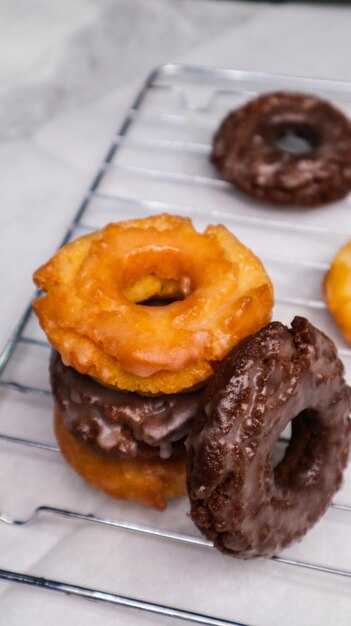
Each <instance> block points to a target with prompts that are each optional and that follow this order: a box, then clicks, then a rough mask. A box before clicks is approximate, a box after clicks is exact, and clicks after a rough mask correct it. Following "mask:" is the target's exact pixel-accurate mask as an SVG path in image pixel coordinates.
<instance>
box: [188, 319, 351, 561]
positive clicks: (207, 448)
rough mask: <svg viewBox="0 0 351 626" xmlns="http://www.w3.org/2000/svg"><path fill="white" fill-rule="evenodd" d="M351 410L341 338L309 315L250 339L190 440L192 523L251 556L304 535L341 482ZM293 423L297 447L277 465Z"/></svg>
mask: <svg viewBox="0 0 351 626" xmlns="http://www.w3.org/2000/svg"><path fill="white" fill-rule="evenodd" d="M350 406H351V396H350V389H349V387H347V385H346V383H345V380H344V368H343V365H342V363H341V361H340V360H339V359H338V356H337V352H336V348H335V346H334V344H333V342H332V341H331V340H330V339H329V338H328V337H326V335H324V334H323V333H322V332H321V331H319V330H317V329H316V328H314V327H313V326H312V324H310V323H309V322H308V321H307V320H306V319H304V318H301V317H296V318H295V319H294V320H293V322H292V327H291V329H288V328H287V327H286V326H283V324H281V323H280V322H273V323H271V324H268V326H266V327H265V328H264V329H262V330H261V331H260V332H258V333H257V334H256V335H253V336H252V337H249V338H247V339H245V340H243V341H242V342H241V343H240V344H239V345H238V346H237V347H236V348H234V350H233V351H232V352H231V353H230V354H229V355H228V357H227V358H226V359H225V361H224V362H223V363H222V364H221V366H219V367H218V371H217V372H216V374H215V376H214V378H213V380H212V382H210V384H209V385H208V387H207V389H206V391H205V394H204V397H203V400H202V402H201V405H200V408H199V411H198V413H197V415H196V417H195V420H194V423H193V429H192V431H191V433H190V436H189V439H188V442H187V447H188V452H189V459H188V470H187V483H188V493H189V497H190V502H191V518H192V520H193V521H194V522H195V524H196V525H197V527H198V528H199V529H200V530H201V532H202V533H204V534H205V535H206V537H208V538H210V539H212V540H213V542H214V544H215V546H216V547H217V548H218V549H219V550H221V551H223V552H226V553H228V554H231V555H233V556H236V557H240V558H243V559H248V558H251V557H256V556H271V555H273V554H276V553H278V552H279V551H280V550H281V549H282V548H284V547H286V546H288V545H289V544H291V543H292V542H293V541H295V540H296V539H299V538H300V537H302V536H303V535H304V533H305V532H306V531H307V530H308V529H309V528H310V527H311V526H312V525H313V524H314V523H315V522H316V521H317V520H318V519H319V518H320V516H321V515H322V514H323V513H324V511H325V510H326V508H327V507H328V505H329V503H330V501H331V499H332V496H333V495H334V493H335V491H336V490H337V489H338V488H339V487H340V485H341V482H342V472H343V470H344V468H345V466H346V463H347V460H348V454H349V447H350V437H351V429H350V419H349V413H350ZM289 422H291V425H292V435H291V440H290V443H289V445H288V447H287V449H286V452H285V456H284V458H283V459H282V460H281V461H280V463H279V464H278V465H277V466H276V467H273V462H272V449H273V446H274V444H275V442H276V441H277V439H278V437H279V435H280V434H281V432H282V431H283V430H284V429H285V427H286V426H287V425H288V424H289Z"/></svg>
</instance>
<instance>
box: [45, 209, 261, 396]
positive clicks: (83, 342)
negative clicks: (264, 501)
mask: <svg viewBox="0 0 351 626" xmlns="http://www.w3.org/2000/svg"><path fill="white" fill-rule="evenodd" d="M34 279H35V282H36V284H37V286H38V287H39V288H40V289H41V290H43V291H45V292H46V293H45V295H43V296H41V297H39V298H38V299H37V300H36V301H35V302H34V304H33V308H34V311H35V313H36V314H37V316H38V318H39V321H40V324H41V325H42V327H43V329H44V331H45V333H46V335H47V337H48V339H49V341H50V343H51V344H52V346H53V347H54V348H55V350H57V352H59V353H60V355H61V357H62V360H63V362H64V363H65V364H66V365H71V366H72V367H73V368H74V369H76V370H77V371H78V372H80V373H82V374H88V375H89V376H91V377H93V378H96V379H97V380H98V381H99V382H102V383H103V384H105V385H111V386H113V387H117V388H118V389H120V390H126V391H137V392H139V393H142V394H160V393H176V392H178V391H183V390H186V389H191V388H193V387H194V386H195V385H199V384H201V383H203V382H204V381H205V380H206V379H207V378H209V376H211V374H212V373H213V362H215V361H220V360H222V359H223V357H224V356H225V355H226V354H227V353H228V352H229V350H230V349H231V348H232V347H233V346H234V345H235V344H236V343H238V341H240V339H242V338H243V337H244V336H246V335H248V334H250V333H252V332H255V331H256V330H258V329H259V328H261V327H262V326H263V325H264V324H266V323H267V322H268V321H269V319H270V316H271V309H272V305H273V290H272V285H271V282H270V280H269V278H268V276H267V274H266V272H265V270H264V268H263V266H262V264H261V262H260V261H259V260H258V259H257V257H256V256H255V255H254V254H253V253H252V252H251V251H250V250H248V249H247V248H246V247H245V246H244V245H243V244H241V243H240V242H239V241H238V240H237V239H236V237H234V235H232V234H231V233H230V232H229V231H228V230H227V229H226V228H225V227H224V226H209V227H208V228H207V229H206V231H205V233H203V234H200V233H197V232H196V231H195V229H194V228H193V225H192V223H191V220H190V219H187V218H182V217H176V216H171V215H158V216H153V217H149V218H146V219H140V220H129V221H126V222H119V223H116V224H109V225H108V226H106V227H105V228H103V229H102V230H100V231H97V232H95V233H92V234H89V235H86V236H84V237H81V238H80V239H77V240H76V241H74V242H72V243H69V244H67V245H66V246H64V247H63V248H62V249H61V250H59V252H58V253H57V254H56V255H55V256H54V257H53V258H52V259H51V260H50V261H49V262H48V263H46V264H45V265H44V266H42V267H41V268H39V270H37V272H35V275H34ZM152 297H156V298H159V297H161V298H162V297H166V298H169V297H171V299H172V298H174V299H175V301H174V302H172V303H171V304H169V305H168V306H156V307H155V306H154V307H150V306H145V305H144V304H143V303H144V302H145V300H148V299H149V298H152ZM179 297H181V298H182V299H178V298H179Z"/></svg>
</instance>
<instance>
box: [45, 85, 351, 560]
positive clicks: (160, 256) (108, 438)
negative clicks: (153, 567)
mask: <svg viewBox="0 0 351 626" xmlns="http://www.w3.org/2000/svg"><path fill="white" fill-rule="evenodd" d="M291 136H292V138H293V147H292V148H291V146H290V147H289V148H288V149H287V148H286V145H285V143H284V142H285V141H286V139H287V138H288V140H291ZM296 141H297V144H296ZM294 142H295V143H294ZM301 142H302V143H301ZM296 146H297V149H296ZM210 158H211V161H212V162H213V163H214V164H215V166H216V167H217V168H218V170H219V171H220V172H221V174H222V175H223V176H224V178H226V179H227V180H229V181H230V182H232V183H233V185H234V186H235V187H237V188H238V189H240V190H241V191H244V192H245V193H247V194H249V195H250V196H253V197H255V198H258V199H260V200H263V201H266V202H270V203H276V204H280V205H298V206H305V207H312V206H317V205H320V204H325V203H326V202H331V201H335V200H337V199H340V198H342V197H344V196H345V195H346V194H347V193H348V192H349V191H350V189H351V123H350V122H349V120H347V118H345V116H344V115H343V114H342V113H341V112H340V111H338V110H337V109H335V108H334V107H333V106H331V105H330V104H329V103H326V102H325V101H323V100H320V99H318V98H315V97H313V96H308V95H301V94H291V93H287V92H278V93H273V94H266V95H264V96H260V97H258V98H256V99H255V100H253V101H252V102H249V103H248V104H247V105H245V106H244V107H241V108H240V109H238V110H237V111H234V112H232V113H230V114H229V115H228V116H227V118H226V119H225V120H224V121H223V123H222V124H221V126H220V128H219V130H218V131H217V133H216V135H215V137H214V146H213V150H212V153H211V157H210ZM350 250H351V245H350V244H349V245H348V246H346V247H345V248H344V249H342V250H341V252H340V254H339V255H338V257H337V258H336V259H335V261H334V264H333V266H332V268H331V270H330V272H329V273H328V276H327V278H326V281H325V290H326V297H327V300H328V304H329V306H330V308H331V310H332V311H333V312H334V314H335V316H336V318H337V320H338V322H339V324H340V326H341V328H342V330H343V332H344V333H345V336H346V337H347V338H349V337H350V336H351V334H350V333H351V330H350V329H351V324H350V322H349V317H350V316H349V311H350V303H351V295H350V294H351V291H350V288H349V285H348V284H347V280H346V278H348V277H349V276H350V267H351V262H350ZM345 277H346V278H345ZM34 278H35V282H36V284H37V286H38V287H39V288H40V289H41V290H43V291H44V292H45V293H44V295H42V296H41V297H39V298H38V299H37V300H36V301H35V302H34V305H33V306H34V310H35V312H36V314H37V316H38V318H39V321H40V323H41V325H42V327H43V329H44V331H45V333H46V335H47V337H48V339H49V341H50V342H51V344H52V346H53V348H54V351H53V353H52V356H51V362H50V373H51V384H52V390H53V396H54V401H55V431H56V436H57V440H58V443H59V446H60V448H61V451H62V453H63V455H64V457H65V458H66V460H67V461H68V463H69V464H70V465H71V466H72V467H73V468H74V469H75V470H76V471H77V472H78V473H79V474H80V475H81V476H82V477H83V478H85V479H86V480H87V481H88V482H89V483H91V484H92V485H94V486H96V487H99V488H101V489H103V490H104V491H106V492H107V493H109V494H111V495H112V496H114V497H117V498H125V499H131V500H136V501H138V502H140V503H142V504H144V505H146V506H151V507H155V508H157V509H160V510H162V509H164V508H165V506H166V501H167V498H170V497H173V496H177V495H181V494H183V493H185V491H186V485H185V482H186V481H185V475H186V474H187V489H188V494H189V498H190V504H191V512H190V514H191V517H192V519H193V521H194V522H195V524H196V525H197V526H198V528H199V529H200V530H201V532H202V533H203V534H205V535H206V536H207V537H209V538H210V539H211V540H212V541H213V542H214V545H215V546H216V547H217V548H219V549H220V550H221V551H224V552H226V553H229V554H232V555H234V556H237V557H241V558H250V557H254V556H270V555H272V554H276V553H277V552H279V551H280V550H281V549H282V548H283V547H285V546H288V545H289V544H291V543H292V541H294V540H296V539H298V538H300V537H302V535H303V534H304V533H305V532H306V531H307V530H308V529H309V528H310V527H311V526H312V525H313V524H314V523H315V522H316V521H317V520H318V519H319V517H320V516H321V515H322V514H323V512H324V511H325V510H326V508H327V506H328V505H329V503H330V501H331V499H332V497H333V494H334V493H335V491H336V490H337V489H338V488H339V486H340V484H341V482H342V473H343V470H344V468H345V466H346V464H347V460H348V455H349V449H350V441H351V426H350V418H349V414H350V408H351V394H350V389H349V387H348V386H347V384H346V382H345V379H344V368H343V365H342V363H341V361H340V360H339V358H338V355H337V351H336V348H335V346H334V344H333V342H332V341H331V340H330V339H329V338H328V337H326V336H325V335H324V334H323V333H322V332H321V331H319V330H318V329H316V328H314V327H313V326H312V325H311V324H310V323H309V322H308V321H307V320H306V319H304V318H300V317H297V318H295V319H294V320H293V322H292V326H291V328H290V329H289V328H288V327H286V326H284V325H283V324H281V323H280V322H272V323H270V324H268V322H269V321H270V317H271V310H272V306H273V290H272V285H271V282H270V279H269V277H268V276H267V274H266V272H265V270H264V268H263V266H262V264H261V262H260V261H259V259H257V257H256V256H255V255H254V254H253V253H252V252H251V251H250V250H248V249H247V248H246V247H245V246H244V245H243V244H242V243H240V242H239V241H238V240H237V239H236V237H234V235H232V234H231V233H230V232H229V231H228V230H227V229H226V228H225V227H224V226H208V227H207V228H206V230H205V232H204V233H198V232H197V231H196V230H195V229H194V227H193V225H192V223H191V221H190V220H189V219H187V218H182V217H177V216H171V215H158V216H153V217H149V218H145V219H135V220H128V221H125V222H119V223H115V224H109V225H108V226H106V227H105V228H103V229H102V230H100V231H97V232H94V233H92V234H89V235H86V236H85V237H81V238H80V239H77V240H76V241H74V242H72V243H70V244H68V245H66V246H64V247H63V248H62V249H61V250H60V251H59V252H58V253H57V254H56V255H55V256H54V257H53V258H52V259H51V260H50V261H49V262H48V263H46V264H45V265H44V266H42V267H41V268H39V269H38V270H37V272H36V273H35V275H34ZM267 324H268V325H267ZM290 422H291V427H292V428H291V430H292V434H291V439H290V442H289V443H288V446H287V448H286V450H285V454H284V456H283V459H282V460H280V462H279V463H278V464H277V465H274V463H273V447H274V445H275V443H276V441H277V439H278V438H279V435H280V434H281V432H282V431H283V430H284V428H285V427H286V426H287V425H288V424H289V423H290Z"/></svg>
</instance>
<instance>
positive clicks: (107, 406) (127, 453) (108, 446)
mask: <svg viewBox="0 0 351 626" xmlns="http://www.w3.org/2000/svg"><path fill="white" fill-rule="evenodd" d="M50 382H51V389H52V394H53V398H54V401H55V404H56V407H57V409H58V411H59V412H60V415H61V417H62V420H63V423H64V425H65V427H66V428H67V430H69V432H70V433H71V434H72V435H73V436H74V437H75V438H76V439H77V440H78V441H80V442H81V443H85V444H87V446H90V448H91V450H92V451H93V452H95V453H96V454H98V455H100V456H101V455H103V456H108V457H111V458H117V459H129V460H130V459H134V458H141V459H157V458H158V459H160V458H161V459H168V458H171V457H172V458H174V457H175V456H184V454H185V449H184V439H185V437H186V436H187V435H188V433H189V430H190V424H191V422H192V419H193V417H194V415H195V413H196V409H197V407H198V404H199V400H200V397H201V393H202V392H201V391H200V390H199V391H193V392H189V393H178V394H173V395H163V396H156V397H145V396H139V395H138V394H136V393H131V392H129V393H126V392H123V391H118V390H117V389H111V388H108V387H104V386H102V385H100V384H99V383H97V382H96V381H95V380H93V379H92V378H89V376H83V375H82V374H79V373H78V372H76V371H75V370H74V369H73V368H72V367H67V366H66V365H64V364H63V363H62V360H61V358H60V356H59V354H58V353H57V352H52V354H51V359H50Z"/></svg>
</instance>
